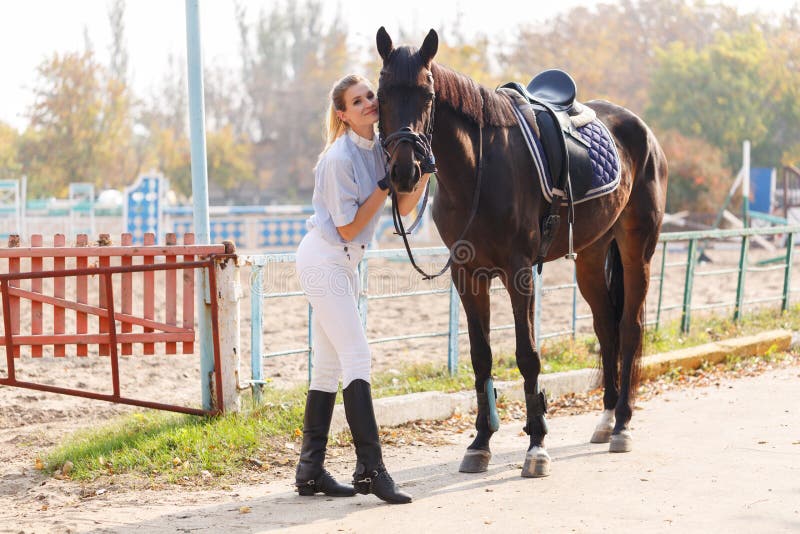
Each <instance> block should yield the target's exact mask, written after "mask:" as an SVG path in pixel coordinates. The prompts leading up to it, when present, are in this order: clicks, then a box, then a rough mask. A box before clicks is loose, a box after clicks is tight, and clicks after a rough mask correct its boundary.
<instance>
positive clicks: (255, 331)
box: [250, 265, 264, 404]
mask: <svg viewBox="0 0 800 534" xmlns="http://www.w3.org/2000/svg"><path fill="white" fill-rule="evenodd" d="M252 269H253V270H252V271H251V274H250V321H252V324H251V326H250V376H251V377H252V379H253V380H254V382H253V385H252V388H251V389H252V393H253V402H254V403H256V404H259V403H260V402H261V392H262V390H263V389H264V384H262V383H260V381H262V380H264V365H263V362H262V361H261V344H262V343H263V335H264V315H263V303H264V294H263V291H264V266H263V265H253V266H252Z"/></svg>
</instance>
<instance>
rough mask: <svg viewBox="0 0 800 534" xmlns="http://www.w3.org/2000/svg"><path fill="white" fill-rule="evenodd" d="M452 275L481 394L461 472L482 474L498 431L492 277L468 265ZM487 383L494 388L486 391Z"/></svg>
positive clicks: (479, 394) (477, 390)
mask: <svg viewBox="0 0 800 534" xmlns="http://www.w3.org/2000/svg"><path fill="white" fill-rule="evenodd" d="M452 277H453V283H454V284H455V286H456V289H457V290H458V293H459V295H460V296H461V304H462V305H463V306H464V311H465V313H466V315H467V328H468V330H469V345H470V356H471V357H472V369H473V370H474V371H475V391H476V393H477V396H478V416H477V418H476V420H475V430H476V434H475V439H474V440H473V441H472V443H471V444H470V445H469V446H468V447H467V451H466V453H464V459H463V460H462V461H461V465H460V466H459V468H458V470H459V471H460V472H462V473H482V472H484V471H486V470H487V469H488V468H489V460H490V459H491V457H492V453H491V450H490V449H489V440H490V439H491V437H492V434H493V433H494V432H495V431H496V430H497V427H496V425H495V424H493V421H492V411H491V410H490V403H491V402H492V401H493V400H494V397H493V396H494V388H493V387H492V384H491V381H490V380H489V379H490V378H491V376H492V349H491V347H490V346H489V326H490V325H489V319H490V307H489V287H490V285H491V277H490V276H489V275H488V274H487V273H481V272H477V273H476V272H474V271H470V270H468V269H466V268H465V267H456V268H453V269H452ZM487 384H488V386H489V389H490V390H491V391H487ZM489 395H492V397H491V398H490V397H489Z"/></svg>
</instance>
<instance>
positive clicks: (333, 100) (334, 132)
mask: <svg viewBox="0 0 800 534" xmlns="http://www.w3.org/2000/svg"><path fill="white" fill-rule="evenodd" d="M361 82H363V83H366V84H368V85H369V81H368V80H367V79H366V78H364V77H363V76H359V75H358V74H348V75H347V76H345V77H344V78H342V79H341V80H339V81H337V82H336V83H335V84H333V87H332V88H331V92H330V103H329V104H328V111H327V113H326V115H325V148H323V149H322V152H320V153H319V157H318V158H317V165H319V162H320V161H321V160H322V157H323V156H324V155H325V153H326V152H327V151H328V149H329V148H330V147H331V145H332V144H333V143H334V142H335V141H336V140H337V139H339V138H340V137H341V136H342V135H344V133H345V132H346V131H347V128H348V126H347V124H345V122H344V121H343V120H342V119H340V118H339V115H338V114H337V113H336V112H337V111H344V110H345V109H346V107H347V102H345V101H344V93H345V91H347V90H348V89H350V88H351V87H352V86H354V85H356V84H357V83H361Z"/></svg>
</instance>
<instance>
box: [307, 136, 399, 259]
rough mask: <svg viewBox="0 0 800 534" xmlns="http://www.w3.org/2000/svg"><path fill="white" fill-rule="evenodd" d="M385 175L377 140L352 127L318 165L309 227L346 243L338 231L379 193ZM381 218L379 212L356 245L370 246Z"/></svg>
mask: <svg viewBox="0 0 800 534" xmlns="http://www.w3.org/2000/svg"><path fill="white" fill-rule="evenodd" d="M384 173H385V164H384V155H383V150H382V149H381V144H380V143H379V142H377V137H375V138H373V139H371V140H370V139H365V138H363V137H361V136H360V135H358V134H357V133H355V132H354V131H353V130H351V129H349V128H348V130H347V133H346V134H345V135H342V136H340V137H339V138H338V139H337V140H336V141H334V143H333V144H332V145H331V146H330V148H329V149H328V151H327V152H326V153H325V154H324V155H323V156H322V159H321V160H320V161H319V164H318V165H317V168H316V171H315V175H314V195H313V197H312V199H311V203H312V205H313V207H314V214H313V215H312V216H311V217H310V218H309V219H308V221H306V227H307V228H308V229H309V230H310V229H311V228H319V229H320V231H321V232H322V236H323V237H324V238H325V239H326V240H327V241H329V242H331V243H334V244H339V243H346V241H345V240H344V239H342V236H341V235H340V234H339V232H338V230H336V228H337V227H339V226H345V225H348V224H350V223H351V222H353V219H355V216H356V212H357V211H358V208H359V206H361V205H362V204H363V203H364V202H365V201H366V200H367V198H369V196H370V195H371V194H372V193H373V192H374V191H375V188H376V187H377V184H378V180H380V179H381V178H383V175H384ZM380 215H381V210H378V212H377V213H376V214H375V216H374V217H373V218H372V220H370V222H369V223H367V225H366V226H365V227H364V229H363V230H362V231H361V232H360V233H359V234H358V235H357V236H356V237H355V238H353V241H352V242H353V243H357V244H360V245H369V243H370V241H372V237H373V235H374V233H375V227H376V226H377V224H378V219H379V218H380Z"/></svg>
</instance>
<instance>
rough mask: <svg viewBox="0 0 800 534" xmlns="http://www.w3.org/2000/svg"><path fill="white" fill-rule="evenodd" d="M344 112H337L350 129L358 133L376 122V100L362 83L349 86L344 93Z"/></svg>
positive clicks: (369, 88) (367, 86)
mask: <svg viewBox="0 0 800 534" xmlns="http://www.w3.org/2000/svg"><path fill="white" fill-rule="evenodd" d="M344 103H345V110H344V111H337V112H336V113H337V114H338V115H339V118H340V119H342V120H343V121H344V122H345V123H346V124H347V125H348V126H350V128H353V129H354V130H356V132H358V131H359V130H364V129H365V128H367V127H370V126H372V125H373V124H375V123H376V122H378V98H377V97H376V96H375V92H374V91H373V90H372V88H371V87H370V86H369V85H367V84H366V83H364V82H359V83H357V84H355V85H351V86H350V87H348V88H347V90H345V92H344Z"/></svg>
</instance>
